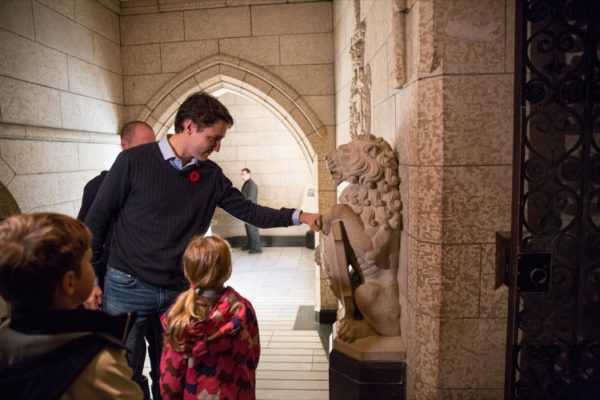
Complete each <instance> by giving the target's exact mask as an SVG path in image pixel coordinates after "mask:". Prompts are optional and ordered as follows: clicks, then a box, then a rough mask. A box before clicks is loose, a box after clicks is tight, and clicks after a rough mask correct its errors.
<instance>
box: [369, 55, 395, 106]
mask: <svg viewBox="0 0 600 400" xmlns="http://www.w3.org/2000/svg"><path fill="white" fill-rule="evenodd" d="M369 66H370V67H371V76H372V77H375V76H377V77H379V79H373V82H372V86H371V103H372V105H373V107H377V106H379V105H380V104H381V103H382V102H384V101H386V100H388V99H389V98H390V95H391V93H390V90H389V89H390V86H391V85H390V82H389V79H388V78H389V69H388V51H387V45H384V46H382V47H381V48H380V49H379V51H378V52H377V53H375V54H374V55H373V58H372V59H371V61H370V62H369Z"/></svg>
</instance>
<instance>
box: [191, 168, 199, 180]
mask: <svg viewBox="0 0 600 400" xmlns="http://www.w3.org/2000/svg"><path fill="white" fill-rule="evenodd" d="M188 179H189V180H190V182H198V181H199V180H200V171H196V170H194V171H192V172H190V174H189V175H188Z"/></svg>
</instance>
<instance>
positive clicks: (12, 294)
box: [0, 213, 143, 399]
mask: <svg viewBox="0 0 600 400" xmlns="http://www.w3.org/2000/svg"><path fill="white" fill-rule="evenodd" d="M90 245H91V234H90V232H89V230H88V229H87V228H86V227H85V225H84V224H83V223H82V222H79V221H77V220H75V219H73V218H70V217H68V216H65V215H60V214H53V213H35V214H23V215H17V216H13V217H9V218H8V219H6V220H4V221H2V222H0V295H2V296H3V297H4V298H5V299H6V300H7V301H8V302H9V303H10V305H11V312H12V316H11V318H10V319H9V320H7V321H5V322H4V323H3V324H2V325H0V393H1V394H2V395H1V396H2V398H6V399H59V398H60V399H116V398H118V399H142V398H143V395H142V391H141V389H140V387H139V386H138V385H137V384H136V383H135V382H134V381H133V380H132V379H131V376H132V370H131V368H130V366H129V365H128V363H127V359H126V355H125V348H124V346H123V344H122V343H123V341H124V339H125V336H126V334H127V331H128V328H129V327H130V326H131V323H132V322H133V321H132V319H133V318H134V317H132V315H131V314H124V315H120V316H117V317H112V316H109V315H107V314H104V313H102V312H99V311H88V310H83V309H78V306H79V305H80V304H81V303H83V301H84V300H86V299H87V298H88V297H89V296H90V293H91V292H92V289H93V287H94V279H95V276H94V270H93V268H92V265H91V257H92V254H91V247H90Z"/></svg>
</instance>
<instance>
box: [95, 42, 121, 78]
mask: <svg viewBox="0 0 600 400" xmlns="http://www.w3.org/2000/svg"><path fill="white" fill-rule="evenodd" d="M94 63H95V64H96V65H97V66H99V67H102V68H106V69H108V70H109V71H112V72H115V73H117V74H120V73H121V47H120V46H119V45H118V44H116V43H113V42H112V41H110V40H108V39H106V38H104V37H102V36H100V35H98V34H94Z"/></svg>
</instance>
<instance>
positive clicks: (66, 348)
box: [0, 309, 135, 400]
mask: <svg viewBox="0 0 600 400" xmlns="http://www.w3.org/2000/svg"><path fill="white" fill-rule="evenodd" d="M134 319H135V314H122V315H119V316H110V315H108V314H105V313H103V312H100V311H89V310H83V309H81V310H61V311H50V312H48V311H36V312H32V313H18V312H17V313H14V314H13V315H12V317H11V319H9V320H7V321H5V322H4V323H3V324H2V325H0V393H1V397H2V398H5V399H14V400H19V399H23V400H25V399H27V400H35V399H58V398H60V396H61V395H62V394H63V392H65V390H66V389H67V388H69V387H70V386H71V384H72V383H73V382H74V381H75V380H76V379H77V377H78V376H79V374H81V372H82V371H83V370H84V369H85V368H86V366H87V365H88V364H89V363H90V361H91V360H92V359H94V357H96V355H97V354H98V353H99V352H100V351H101V350H103V349H104V348H106V347H107V346H115V347H119V348H124V346H123V343H124V340H125V337H126V335H127V333H128V331H129V329H130V327H131V324H132V323H133V320H134Z"/></svg>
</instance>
